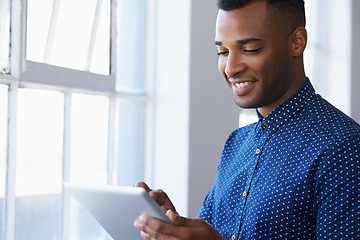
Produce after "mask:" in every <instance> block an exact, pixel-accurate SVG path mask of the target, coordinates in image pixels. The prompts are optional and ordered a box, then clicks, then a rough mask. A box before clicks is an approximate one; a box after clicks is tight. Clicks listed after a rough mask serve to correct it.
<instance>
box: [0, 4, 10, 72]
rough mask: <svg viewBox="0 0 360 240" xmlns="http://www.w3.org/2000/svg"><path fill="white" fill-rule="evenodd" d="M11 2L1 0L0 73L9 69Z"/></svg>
mask: <svg viewBox="0 0 360 240" xmlns="http://www.w3.org/2000/svg"><path fill="white" fill-rule="evenodd" d="M9 3H10V2H9V1H8V0H0V73H4V72H7V71H8V63H9V43H10V27H9V26H10V11H9V10H10V7H9V6H10V4H9Z"/></svg>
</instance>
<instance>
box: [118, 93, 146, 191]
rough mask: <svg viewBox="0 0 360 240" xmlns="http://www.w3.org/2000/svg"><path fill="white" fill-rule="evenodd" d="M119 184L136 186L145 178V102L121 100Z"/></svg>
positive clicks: (119, 117)
mask: <svg viewBox="0 0 360 240" xmlns="http://www.w3.org/2000/svg"><path fill="white" fill-rule="evenodd" d="M118 106H119V116H118V119H119V120H118V121H119V122H118V129H119V130H118V147H117V151H118V163H117V164H118V165H117V179H118V180H117V183H118V185H127V186H134V185H135V184H136V182H138V181H140V180H143V158H144V103H142V102H133V101H127V100H119V105H118Z"/></svg>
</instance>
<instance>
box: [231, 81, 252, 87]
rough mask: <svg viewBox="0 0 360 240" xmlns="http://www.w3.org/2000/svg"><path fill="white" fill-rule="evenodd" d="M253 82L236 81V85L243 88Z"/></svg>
mask: <svg viewBox="0 0 360 240" xmlns="http://www.w3.org/2000/svg"><path fill="white" fill-rule="evenodd" d="M250 83H251V82H241V83H234V85H235V87H237V88H243V87H245V86H247V85H249V84H250Z"/></svg>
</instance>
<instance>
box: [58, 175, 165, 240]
mask: <svg viewBox="0 0 360 240" xmlns="http://www.w3.org/2000/svg"><path fill="white" fill-rule="evenodd" d="M64 187H65V189H66V190H68V191H69V192H70V193H71V195H72V196H74V197H75V198H76V199H77V200H78V201H79V202H80V203H81V204H82V205H83V206H84V207H85V208H86V209H87V210H88V211H89V212H90V213H91V215H92V216H93V217H94V218H95V219H96V220H97V221H98V222H99V223H100V225H101V226H102V227H103V228H104V229H105V231H106V232H107V233H108V234H109V235H110V236H111V237H112V238H113V239H114V240H122V239H123V240H129V239H131V240H133V239H134V240H136V239H142V238H141V237H140V230H139V229H136V228H135V227H134V222H135V220H136V219H137V218H138V217H139V216H140V215H141V214H146V215H148V216H151V217H154V218H157V219H160V220H162V221H165V222H168V223H171V221H170V220H169V218H168V217H167V216H166V214H165V213H164V212H163V211H162V210H161V208H160V206H159V205H158V204H157V203H156V202H155V200H154V199H152V198H151V197H150V195H149V194H148V193H147V192H146V191H145V190H144V189H143V188H138V187H120V186H109V185H106V186H89V185H79V184H73V183H66V182H64Z"/></svg>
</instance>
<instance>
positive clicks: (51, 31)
mask: <svg viewBox="0 0 360 240" xmlns="http://www.w3.org/2000/svg"><path fill="white" fill-rule="evenodd" d="M60 2H61V0H54V3H53V9H52V14H51V20H50V25H49V33H48V36H47V41H46V47H45V54H44V63H49V62H50V58H51V50H52V48H53V43H54V37H55V31H56V26H57V20H58V16H59V8H60Z"/></svg>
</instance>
